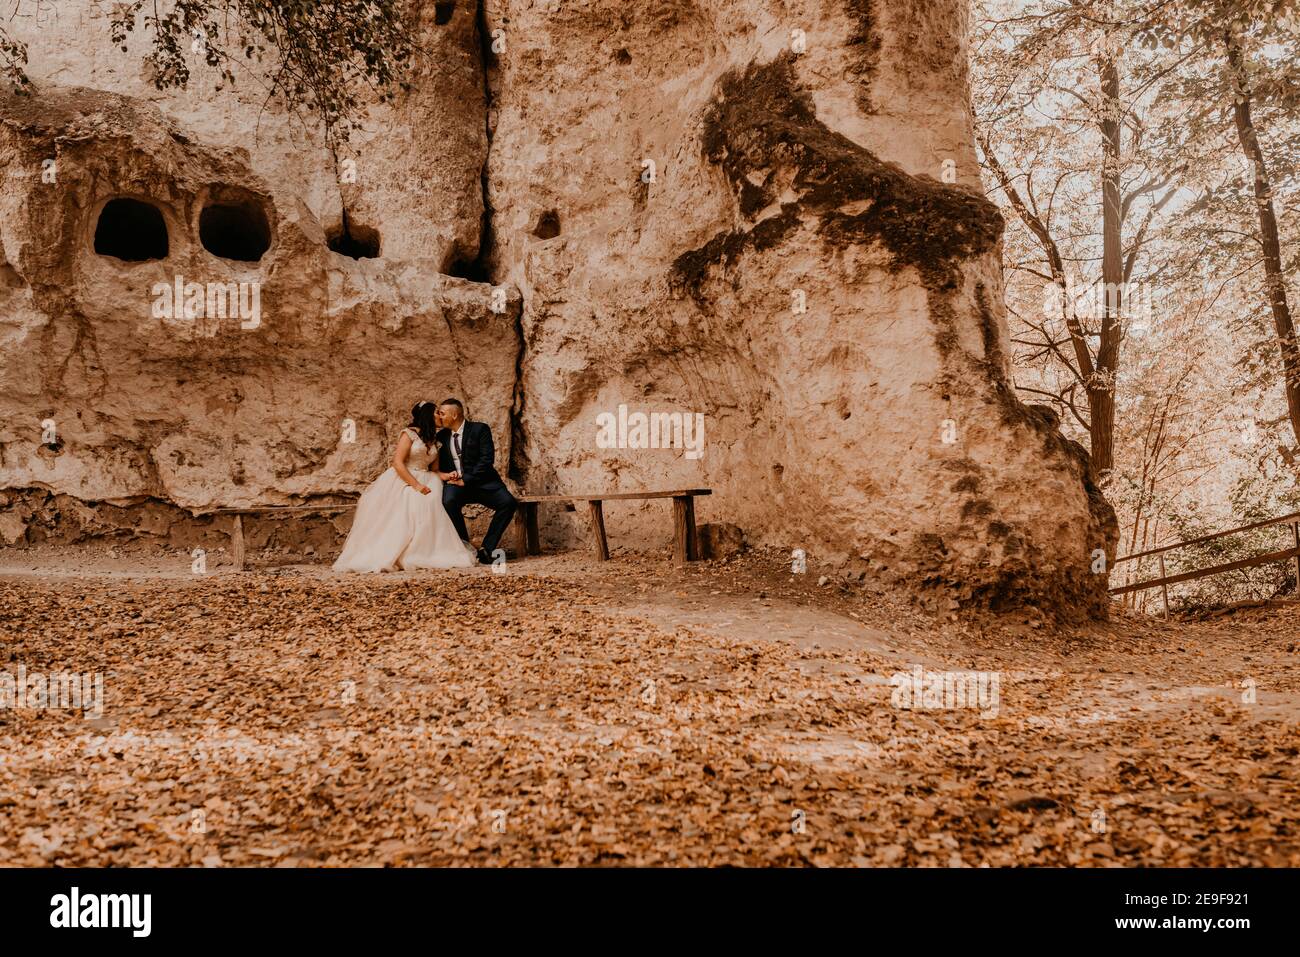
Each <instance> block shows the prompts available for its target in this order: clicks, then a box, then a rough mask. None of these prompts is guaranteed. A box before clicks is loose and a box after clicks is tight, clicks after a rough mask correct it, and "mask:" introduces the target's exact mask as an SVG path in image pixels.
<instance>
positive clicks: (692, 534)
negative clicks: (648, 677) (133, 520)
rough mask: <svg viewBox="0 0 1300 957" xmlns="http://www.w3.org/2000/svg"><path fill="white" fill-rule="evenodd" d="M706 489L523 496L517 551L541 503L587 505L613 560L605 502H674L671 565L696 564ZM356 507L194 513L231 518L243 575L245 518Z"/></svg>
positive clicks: (530, 533)
mask: <svg viewBox="0 0 1300 957" xmlns="http://www.w3.org/2000/svg"><path fill="white" fill-rule="evenodd" d="M712 494H713V490H712V489H707V488H688V489H677V490H675V491H671V492H606V493H602V494H600V495H520V496H518V497H517V501H518V502H519V508H518V509H517V510H516V511H515V551H516V554H517V555H518V556H519V557H521V558H522V557H523V556H525V555H540V554H541V553H542V546H541V536H540V534H539V533H538V527H537V506H538V504H539V503H541V502H586V503H587V509H588V513H589V515H590V516H591V527H592V537H593V538H594V539H595V542H594V545H595V549H596V557H597V558H598V559H600V560H601V561H602V562H607V561H609V540H608V538H607V537H606V535H605V512H604V506H603V504H602V503H604V502H609V501H615V500H633V499H651V498H671V499H672V500H673V561H675V562H676V563H677V564H678V565H684V564H686V563H687V562H693V561H696V560H697V559H699V557H700V545H699V536H698V533H697V532H696V530H695V497H696V496H697V495H712ZM353 508H356V504H355V503H351V504H347V505H250V506H247V507H241V508H214V509H209V510H207V511H201V512H194V513H193V514H194V516H195V517H196V518H197V517H202V516H205V515H229V516H231V523H230V557H231V561H232V563H233V564H234V566H235V571H240V572H242V571H243V570H244V565H245V549H244V516H245V515H278V514H281V513H284V512H292V513H294V514H298V515H303V514H312V513H318V514H328V513H330V512H346V511H348V510H349V509H353Z"/></svg>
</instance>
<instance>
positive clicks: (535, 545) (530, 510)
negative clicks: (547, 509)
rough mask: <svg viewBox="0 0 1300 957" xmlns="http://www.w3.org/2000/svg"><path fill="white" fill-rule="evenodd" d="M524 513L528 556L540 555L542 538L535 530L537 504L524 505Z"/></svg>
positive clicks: (528, 503)
mask: <svg viewBox="0 0 1300 957" xmlns="http://www.w3.org/2000/svg"><path fill="white" fill-rule="evenodd" d="M524 513H525V515H526V517H527V521H528V542H527V545H528V554H529V555H540V554H541V553H542V536H541V534H540V533H539V532H538V530H537V503H536V502H527V503H525V505H524Z"/></svg>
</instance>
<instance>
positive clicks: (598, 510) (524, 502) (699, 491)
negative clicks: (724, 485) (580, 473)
mask: <svg viewBox="0 0 1300 957" xmlns="http://www.w3.org/2000/svg"><path fill="white" fill-rule="evenodd" d="M712 494H713V490H712V489H707V488H687V489H677V490H674V491H671V492H604V493H601V494H597V495H520V496H517V500H518V502H519V508H518V509H517V510H516V511H515V551H516V553H517V554H518V555H519V556H520V557H523V556H524V555H540V554H541V553H542V545H541V536H540V534H539V533H538V528H537V506H538V505H539V504H541V503H542V502H572V503H577V502H586V503H587V511H588V515H589V516H590V518H591V536H592V540H593V541H592V544H593V546H594V548H595V550H596V558H597V559H599V560H600V561H602V562H607V561H609V540H608V538H607V537H606V536H605V510H604V504H603V503H605V502H613V501H630V500H635V499H650V498H671V499H672V500H673V561H674V562H676V563H677V564H678V565H685V564H686V563H687V562H693V561H696V560H697V559H699V557H700V544H699V536H698V533H697V532H696V530H695V497H696V496H697V495H712Z"/></svg>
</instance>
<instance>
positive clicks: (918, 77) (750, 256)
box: [488, 0, 1115, 611]
mask: <svg viewBox="0 0 1300 957" xmlns="http://www.w3.org/2000/svg"><path fill="white" fill-rule="evenodd" d="M488 13H489V17H488V19H489V22H490V23H500V24H501V25H502V28H503V29H504V31H505V37H506V39H507V41H508V46H507V48H506V50H505V51H504V52H503V53H502V54H501V55H500V56H499V57H498V58H497V59H496V61H495V62H493V63H491V64H490V66H491V76H492V81H493V82H492V106H493V112H494V115H495V128H494V131H493V136H492V148H491V151H490V154H489V169H490V174H491V175H490V184H491V189H490V197H491V204H492V207H493V215H494V222H495V224H496V227H497V236H498V245H497V248H496V254H497V257H498V259H497V262H496V267H497V273H498V275H499V277H501V278H504V279H508V280H509V281H510V282H511V283H512V284H514V285H517V286H518V287H519V288H520V289H521V290H522V295H523V299H524V313H523V329H524V336H525V351H524V360H523V363H522V381H521V388H520V394H521V397H522V412H521V415H520V419H519V432H518V434H517V440H518V445H517V447H516V455H517V457H518V459H519V462H520V464H521V466H522V468H523V469H524V470H525V473H526V475H527V479H528V481H529V483H530V485H533V486H534V487H544V488H546V489H547V490H552V489H579V488H582V489H587V488H602V487H607V486H618V487H625V488H635V487H646V486H651V487H655V486H657V487H667V488H682V487H693V486H710V487H712V488H713V489H715V494H714V495H713V496H712V497H711V498H708V499H704V500H701V502H700V503H699V508H700V514H701V516H702V518H703V519H704V520H709V521H712V520H717V519H723V520H726V521H734V522H736V523H738V524H739V525H741V526H742V527H744V528H745V529H746V531H747V532H748V533H749V534H750V536H751V538H754V539H756V540H757V541H759V542H766V543H780V544H783V545H785V546H786V547H792V548H793V547H802V548H804V549H805V550H806V551H807V552H808V553H817V554H820V555H822V556H826V557H830V558H832V559H836V558H838V559H839V560H841V561H844V562H846V563H850V564H857V565H859V567H863V568H864V570H865V571H866V573H867V574H870V575H871V576H873V577H874V578H879V579H884V580H886V581H900V582H907V583H909V584H910V585H913V586H916V585H922V586H939V587H942V588H944V589H945V590H950V591H952V592H954V593H955V594H956V595H957V597H959V598H963V599H972V598H973V599H976V600H978V601H981V602H987V603H990V604H1003V603H1016V602H1020V601H1025V600H1029V601H1043V602H1045V603H1047V604H1049V605H1052V606H1064V607H1069V608H1073V609H1087V610H1091V611H1099V610H1100V609H1101V608H1102V607H1103V606H1104V601H1105V598H1104V588H1105V577H1104V576H1103V575H1098V574H1095V573H1094V571H1093V563H1094V559H1095V557H1096V554H1097V553H1098V550H1102V551H1103V552H1104V551H1106V550H1109V549H1111V548H1113V541H1114V537H1115V525H1114V517H1113V513H1112V512H1111V510H1110V508H1109V506H1107V505H1106V503H1105V502H1104V501H1103V500H1102V498H1101V496H1100V494H1099V493H1098V491H1097V490H1096V489H1095V488H1094V487H1093V486H1092V484H1091V483H1090V481H1089V479H1088V477H1087V463H1086V457H1085V455H1084V454H1083V452H1082V450H1081V449H1080V448H1078V447H1077V446H1075V445H1073V444H1072V443H1069V442H1067V441H1065V440H1064V439H1063V438H1062V437H1061V435H1060V434H1059V432H1058V431H1057V429H1056V423H1055V422H1054V421H1052V420H1051V418H1050V414H1045V413H1042V412H1039V411H1033V410H1030V409H1027V408H1025V407H1024V406H1023V405H1021V404H1020V403H1019V401H1018V400H1017V399H1016V398H1015V396H1014V394H1013V392H1012V389H1011V387H1010V384H1009V382H1008V378H1007V376H1008V364H1007V359H1006V337H1007V332H1006V325H1005V320H1004V317H1003V314H1002V306H1001V288H1000V268H999V262H998V244H999V240H1000V234H1001V228H1002V224H1001V221H1000V218H999V216H998V214H997V212H996V210H995V209H994V208H993V207H992V206H991V205H990V204H989V203H988V202H986V201H985V200H984V199H983V198H982V196H981V195H980V194H979V192H978V187H979V176H978V169H977V166H976V162H975V157H974V153H973V147H972V142H973V137H972V134H971V129H970V126H969V119H968V113H967V109H968V107H967V103H968V96H967V80H966V60H965V42H966V37H965V29H966V22H967V11H966V9H965V4H964V3H963V2H961V0H895V2H883V0H871V2H867V0H842V2H840V0H823V2H804V3H794V4H784V3H775V2H772V3H767V2H762V0H746V2H727V0H665V2H663V3H657V4H654V5H653V8H652V9H641V8H637V9H636V10H635V11H634V10H633V9H632V8H629V7H627V6H626V5H625V4H622V3H619V2H617V0H593V2H589V3H584V4H581V5H578V6H576V7H574V8H572V9H571V8H570V6H569V5H567V4H566V5H564V6H563V7H562V8H560V9H552V8H551V7H550V6H548V5H533V4H529V3H524V2H519V3H510V2H494V0H489V2H488ZM620 407H625V412H621V411H620ZM634 410H639V411H643V412H656V411H657V412H674V411H675V412H682V413H686V414H687V415H691V416H699V415H702V416H703V423H704V431H705V437H706V441H705V446H704V449H703V454H702V455H700V456H699V457H692V456H691V455H689V454H687V453H686V452H684V451H681V450H665V449H658V448H651V449H645V448H635V447H631V446H633V445H634V444H639V442H638V440H637V439H636V438H633V437H632V436H631V434H629V437H628V441H627V445H628V446H629V447H627V448H608V447H607V446H608V445H609V444H610V442H609V441H608V436H607V435H606V436H602V434H601V431H600V428H599V425H600V423H601V421H602V416H604V417H605V418H604V419H603V421H605V422H608V421H609V417H610V416H618V417H619V419H620V422H621V421H622V417H623V416H624V414H626V415H628V416H630V415H631V414H632V412H633V411H634ZM652 507H653V506H649V507H648V508H652ZM611 511H612V514H611V517H610V519H609V522H610V525H611V534H612V536H613V540H614V541H615V542H616V543H617V541H618V538H619V534H618V532H619V525H620V522H622V523H624V525H625V526H631V525H637V526H638V527H639V528H640V529H642V530H643V531H644V532H646V533H652V532H653V531H654V530H655V529H656V527H657V526H656V525H655V524H654V518H653V516H651V515H649V514H647V515H646V516H645V517H643V518H641V519H640V520H639V522H637V520H636V519H634V518H629V517H627V509H623V510H621V511H620V510H618V509H614V510H611Z"/></svg>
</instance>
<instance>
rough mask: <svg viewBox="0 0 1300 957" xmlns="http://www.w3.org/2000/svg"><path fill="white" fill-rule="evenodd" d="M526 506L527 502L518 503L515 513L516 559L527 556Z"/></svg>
mask: <svg viewBox="0 0 1300 957" xmlns="http://www.w3.org/2000/svg"><path fill="white" fill-rule="evenodd" d="M528 505H529V503H528V502H520V503H519V508H518V509H517V510H516V511H515V555H516V556H518V558H523V557H524V556H525V555H527V554H528V519H527V517H526V516H527V514H528ZM516 560H517V559H516Z"/></svg>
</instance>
